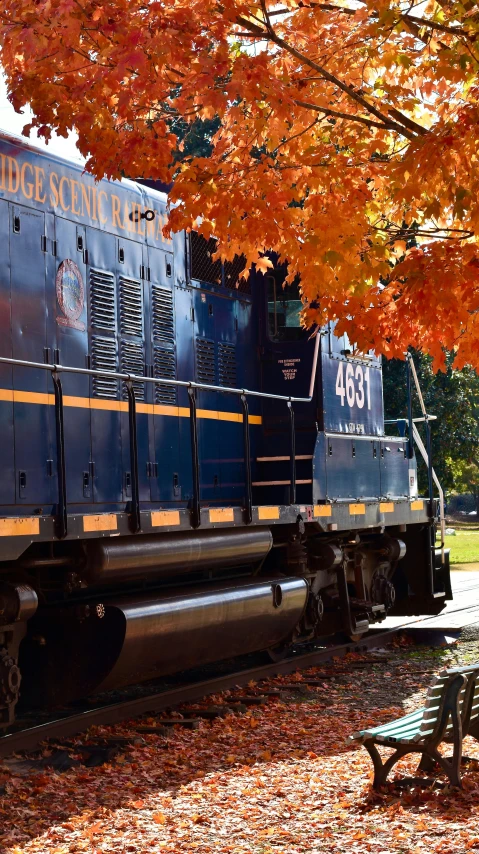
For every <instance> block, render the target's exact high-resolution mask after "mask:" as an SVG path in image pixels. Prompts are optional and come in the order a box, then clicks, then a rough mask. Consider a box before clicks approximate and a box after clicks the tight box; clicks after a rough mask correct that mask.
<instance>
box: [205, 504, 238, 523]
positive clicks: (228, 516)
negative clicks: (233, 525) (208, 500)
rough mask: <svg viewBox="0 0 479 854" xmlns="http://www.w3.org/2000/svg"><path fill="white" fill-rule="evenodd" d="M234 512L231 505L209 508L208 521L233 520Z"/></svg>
mask: <svg viewBox="0 0 479 854" xmlns="http://www.w3.org/2000/svg"><path fill="white" fill-rule="evenodd" d="M234 520H235V514H234V510H233V508H232V507H217V508H215V509H214V510H210V522H211V523H213V522H234Z"/></svg>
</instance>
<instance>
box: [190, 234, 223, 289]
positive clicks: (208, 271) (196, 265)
mask: <svg viewBox="0 0 479 854" xmlns="http://www.w3.org/2000/svg"><path fill="white" fill-rule="evenodd" d="M190 247H191V278H192V279H199V280H200V281H202V282H209V283H210V284H211V285H221V261H220V260H219V259H218V260H217V261H213V258H212V255H213V253H214V252H216V240H215V238H214V237H210V239H209V240H206V238H205V237H203V236H202V235H201V234H197V232H196V231H192V232H191V234H190Z"/></svg>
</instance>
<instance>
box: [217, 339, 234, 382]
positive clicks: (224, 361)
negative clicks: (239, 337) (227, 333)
mask: <svg viewBox="0 0 479 854" xmlns="http://www.w3.org/2000/svg"><path fill="white" fill-rule="evenodd" d="M218 379H219V384H220V385H224V386H228V387H229V388H236V348H235V345H234V344H225V343H223V342H220V343H219V344H218Z"/></svg>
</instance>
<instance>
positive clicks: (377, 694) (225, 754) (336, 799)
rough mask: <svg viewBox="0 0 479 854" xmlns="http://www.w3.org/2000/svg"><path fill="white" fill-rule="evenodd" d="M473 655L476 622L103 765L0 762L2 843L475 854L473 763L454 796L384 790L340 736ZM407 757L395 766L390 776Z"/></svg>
mask: <svg viewBox="0 0 479 854" xmlns="http://www.w3.org/2000/svg"><path fill="white" fill-rule="evenodd" d="M472 661H479V630H478V629H477V628H476V629H475V630H474V631H469V633H468V635H466V636H463V638H462V639H461V640H460V642H459V644H458V645H457V646H455V647H453V648H447V649H442V650H437V649H436V650H435V649H428V648H426V647H414V646H411V645H408V644H406V645H398V646H396V647H390V648H388V650H387V651H382V652H378V653H375V654H372V653H369V654H368V655H366V656H364V657H358V656H351V657H350V658H349V659H347V660H346V661H341V662H339V661H338V662H335V663H334V662H333V663H332V664H331V665H328V666H327V667H323V668H321V669H320V670H319V669H318V670H314V671H310V673H311V674H312V675H314V676H315V678H318V676H319V675H320V674H321V676H320V678H321V681H322V685H321V687H319V688H312V689H311V691H310V692H308V693H307V694H305V695H298V694H297V693H294V692H290V693H288V694H287V695H286V699H284V700H281V701H278V700H273V701H271V702H270V703H269V704H268V705H267V706H265V707H262V708H261V709H258V708H251V709H250V710H249V711H248V712H247V713H246V714H243V715H241V716H234V717H233V716H228V717H226V718H223V719H217V720H215V721H214V722H213V723H210V722H207V721H205V722H204V723H202V724H201V726H200V728H199V729H198V730H196V731H188V730H184V729H180V728H178V727H176V728H175V729H174V730H172V734H171V736H170V737H169V738H168V740H166V739H165V738H163V737H158V736H156V735H151V736H150V735H145V736H143V739H144V743H140V744H135V745H132V746H131V747H127V748H125V749H124V751H123V752H122V753H121V754H120V755H118V756H117V757H116V759H115V760H114V761H113V762H112V763H111V764H107V765H103V766H101V767H97V768H91V769H88V768H85V767H76V768H73V769H71V770H69V771H67V772H66V773H63V774H57V773H55V772H53V771H51V770H50V769H46V770H45V769H43V770H42V771H35V770H31V771H29V772H28V773H24V772H23V773H20V772H19V771H18V770H15V766H14V765H12V763H6V764H4V765H3V767H2V766H1V765H0V851H1V852H2V854H3V852H5V854H20V852H22V854H23V852H25V854H27V852H28V854H38V852H42V854H67V852H68V854H69V852H72V854H73V852H87V854H100V852H112V854H113V852H118V854H126V852H137V853H138V854H153V852H158V854H176V852H178V854H180V852H181V854H190V852H195V851H198V852H202V854H203V853H204V854H208V852H215V854H250V853H251V854H279V852H281V854H303V852H318V854H319V852H336V854H344V852H352V854H363V852H374V854H390V852H398V854H400V852H401V853H402V854H405V852H407V854H419V852H421V854H422V852H424V854H426V852H427V854H430V852H440V854H458V852H468V851H471V852H475V851H478V852H479V821H478V819H479V766H474V765H471V766H469V767H470V770H469V771H466V773H465V774H464V778H463V780H464V789H463V791H462V792H459V793H458V792H457V791H455V790H451V789H449V788H446V789H438V788H432V789H429V790H421V789H419V788H414V789H410V790H406V791H404V790H402V791H401V790H399V789H398V788H395V787H394V785H391V786H388V788H387V789H386V790H385V791H384V792H383V793H382V794H380V795H378V794H375V793H373V792H372V790H371V787H370V780H371V764H370V760H369V757H368V755H367V753H366V751H365V750H364V749H363V748H360V747H350V746H348V745H347V744H346V737H347V735H348V734H350V733H351V732H353V731H354V730H356V729H358V728H359V727H363V726H364V725H366V724H375V723H382V722H385V721H386V720H388V719H391V718H393V717H394V716H397V715H400V714H402V713H404V711H405V710H407V711H409V710H411V709H413V708H416V707H417V705H418V703H420V702H421V700H422V697H423V694H424V688H425V687H426V686H427V684H428V682H429V679H430V675H431V674H432V673H434V672H435V671H437V670H438V669H440V668H441V667H442V666H444V665H445V664H455V663H456V662H458V663H467V664H469V663H471V662H472ZM335 674H336V675H335ZM332 677H333V678H332ZM284 681H287V682H288V683H289V684H291V681H292V680H291V677H287V680H284ZM275 682H276V683H278V682H281V680H279V679H278V680H275ZM261 688H262V689H263V688H264V686H261ZM253 690H255V688H254V686H250V688H249V689H248V692H249V693H251V691H253ZM238 693H239V692H236V693H235V695H236V696H237V695H238ZM222 699H227V695H222V696H221V697H217V698H215V702H216V703H218V702H221V700H222ZM142 723H143V724H144V723H145V721H144V720H143V721H142ZM108 732H109V733H110V734H111V733H112V732H114V733H115V734H121V733H125V732H128V726H127V725H122V726H118V727H115V728H114V729H109V730H108ZM83 740H84V738H83ZM469 742H470V743H469ZM466 752H467V753H468V754H469V755H471V756H474V755H475V756H477V757H478V758H479V744H476V743H475V742H472V740H470V739H467V740H466ZM416 763H417V759H414V758H412V759H411V760H410V761H408V760H405V761H403V762H402V763H401V764H400V765H399V766H397V767H398V773H399V772H404V771H406V772H409V773H411V772H412V771H413V770H414V768H415V765H416ZM20 771H21V768H20Z"/></svg>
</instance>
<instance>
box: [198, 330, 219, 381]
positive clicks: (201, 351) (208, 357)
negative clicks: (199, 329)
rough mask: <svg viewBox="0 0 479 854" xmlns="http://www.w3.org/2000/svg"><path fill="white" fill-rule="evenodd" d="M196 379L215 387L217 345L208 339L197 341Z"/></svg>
mask: <svg viewBox="0 0 479 854" xmlns="http://www.w3.org/2000/svg"><path fill="white" fill-rule="evenodd" d="M196 378H197V380H198V382H201V383H208V384H209V385H215V381H216V372H215V345H214V341H208V340H207V339H206V338H197V339H196Z"/></svg>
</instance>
